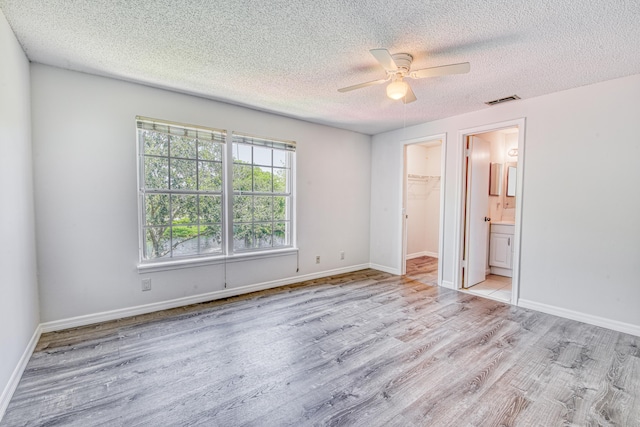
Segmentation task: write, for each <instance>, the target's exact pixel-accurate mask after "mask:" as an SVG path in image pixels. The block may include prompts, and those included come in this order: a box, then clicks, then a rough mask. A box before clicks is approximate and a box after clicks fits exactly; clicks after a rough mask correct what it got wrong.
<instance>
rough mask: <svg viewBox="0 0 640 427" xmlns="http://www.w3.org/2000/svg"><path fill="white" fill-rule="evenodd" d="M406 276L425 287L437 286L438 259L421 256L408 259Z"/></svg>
mask: <svg viewBox="0 0 640 427" xmlns="http://www.w3.org/2000/svg"><path fill="white" fill-rule="evenodd" d="M406 276H407V277H408V278H410V279H413V280H417V281H418V282H420V283H424V284H426V285H433V286H438V258H433V257H429V256H421V257H418V258H411V259H408V260H407V274H406Z"/></svg>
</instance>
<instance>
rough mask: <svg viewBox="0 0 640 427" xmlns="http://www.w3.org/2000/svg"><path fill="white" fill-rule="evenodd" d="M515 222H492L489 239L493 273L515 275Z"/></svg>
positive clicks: (490, 262)
mask: <svg viewBox="0 0 640 427" xmlns="http://www.w3.org/2000/svg"><path fill="white" fill-rule="evenodd" d="M513 233H514V224H509V223H491V235H490V239H489V267H491V274H497V275H499V276H507V277H512V276H513Z"/></svg>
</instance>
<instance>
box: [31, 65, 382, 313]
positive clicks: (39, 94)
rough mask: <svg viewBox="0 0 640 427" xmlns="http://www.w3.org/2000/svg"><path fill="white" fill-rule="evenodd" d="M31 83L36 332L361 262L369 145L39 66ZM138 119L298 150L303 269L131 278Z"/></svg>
mask: <svg viewBox="0 0 640 427" xmlns="http://www.w3.org/2000/svg"><path fill="white" fill-rule="evenodd" d="M31 73H32V88H31V90H32V99H33V101H32V102H33V105H32V111H33V116H32V120H33V141H34V165H35V198H36V206H37V211H36V224H37V237H38V257H39V273H40V297H41V315H42V321H43V322H51V321H58V320H62V319H69V318H73V317H77V316H85V315H92V314H95V313H100V312H107V311H113V310H121V309H126V308H129V307H134V306H144V305H146V304H154V303H159V302H163V301H169V300H175V299H178V298H187V297H191V296H197V295H200V294H207V293H211V292H216V291H222V290H223V289H224V283H225V276H226V282H227V286H228V288H237V287H241V286H247V285H252V284H256V283H261V282H269V281H275V280H279V279H284V278H293V279H295V278H296V277H302V276H304V275H310V274H314V273H322V272H329V271H333V270H339V269H344V268H348V267H353V266H359V265H362V264H367V263H368V262H369V199H370V175H371V173H370V168H371V164H370V158H371V138H370V137H369V136H368V135H362V134H359V133H355V132H349V131H345V130H339V129H335V128H330V127H327V126H321V125H316V124H311V123H307V122H303V121H300V120H294V119H289V118H285V117H282V116H277V115H273V114H267V113H263V112H258V111H255V110H250V109H246V108H241V107H236V106H232V105H228V104H224V103H220V102H215V101H210V100H205V99H202V98H196V97H193V96H188V95H184V94H178V93H175V92H170V91H165V90H161V89H155V88H151V87H147V86H142V85H138V84H133V83H127V82H123V81H118V80H114V79H109V78H104V77H98V76H92V75H88V74H81V73H76V72H72V71H66V70H62V69H59V68H53V67H49V66H45V65H39V64H34V65H32V67H31ZM136 115H141V116H147V117H153V118H158V119H166V120H171V121H176V122H182V123H189V124H196V125H203V126H209V127H214V128H219V129H226V130H227V131H229V132H231V131H240V132H245V133H248V134H253V135H259V136H265V137H271V138H281V139H286V140H294V141H296V142H297V145H298V148H297V155H296V157H297V164H296V166H297V181H296V185H297V202H296V206H297V218H296V219H297V231H298V246H299V248H300V251H299V255H300V271H299V272H298V273H296V256H295V254H294V255H287V256H279V257H273V258H267V259H259V260H253V261H240V262H236V261H234V262H230V263H227V264H226V266H225V265H224V264H214V265H206V266H201V267H190V268H184V269H178V270H171V271H160V272H154V273H145V274H139V273H138V270H137V268H136V264H137V262H138V210H137V209H138V205H137V203H138V201H137V181H136V131H135V117H136ZM341 251H344V252H345V259H344V260H340V252H341ZM316 255H320V256H321V263H320V264H316V263H315V257H316ZM143 277H150V278H152V286H153V289H152V290H151V291H150V292H141V290H140V280H141V279H142V278H143Z"/></svg>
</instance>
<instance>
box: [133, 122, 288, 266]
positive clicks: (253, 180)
mask: <svg viewBox="0 0 640 427" xmlns="http://www.w3.org/2000/svg"><path fill="white" fill-rule="evenodd" d="M136 123H137V129H138V153H139V172H140V173H139V177H138V179H139V198H140V204H139V205H140V260H141V262H143V263H144V262H157V261H170V260H173V259H188V258H196V257H198V258H201V257H207V256H209V257H210V256H223V255H230V254H233V253H240V252H242V253H246V252H251V251H268V250H273V249H281V248H287V247H292V246H293V244H292V241H293V238H292V236H293V232H292V230H293V215H292V211H293V191H292V179H293V177H292V173H293V162H294V153H295V143H293V142H287V141H275V140H270V139H264V138H257V137H252V136H248V135H244V134H239V133H233V138H232V143H231V144H226V143H225V141H226V138H227V132H226V131H223V130H218V129H210V128H203V127H196V126H191V125H183V124H178V123H172V122H166V121H159V120H155V119H147V118H143V117H137V119H136ZM227 145H230V146H227ZM227 165H229V166H227ZM228 167H230V173H227V172H226V171H227V170H228Z"/></svg>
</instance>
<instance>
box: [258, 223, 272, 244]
mask: <svg viewBox="0 0 640 427" xmlns="http://www.w3.org/2000/svg"><path fill="white" fill-rule="evenodd" d="M254 229H255V237H256V246H257V247H258V248H269V247H271V246H272V238H271V233H272V224H271V223H270V222H258V223H256V224H255V226H254Z"/></svg>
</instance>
